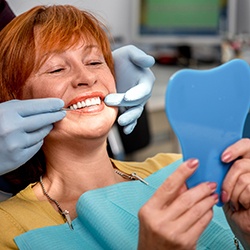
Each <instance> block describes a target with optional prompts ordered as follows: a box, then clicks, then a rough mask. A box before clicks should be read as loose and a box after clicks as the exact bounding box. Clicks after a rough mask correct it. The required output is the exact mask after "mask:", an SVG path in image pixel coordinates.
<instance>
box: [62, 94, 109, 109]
mask: <svg viewBox="0 0 250 250" xmlns="http://www.w3.org/2000/svg"><path fill="white" fill-rule="evenodd" d="M94 97H100V99H101V100H102V101H103V100H104V98H105V95H104V94H103V93H102V92H91V93H85V94H83V95H80V96H77V97H75V98H74V99H72V100H71V101H70V102H69V103H68V104H67V105H66V107H69V106H71V105H73V104H76V103H78V102H82V101H85V100H87V99H89V98H94Z"/></svg>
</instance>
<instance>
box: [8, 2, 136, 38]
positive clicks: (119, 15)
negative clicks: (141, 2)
mask: <svg viewBox="0 0 250 250" xmlns="http://www.w3.org/2000/svg"><path fill="white" fill-rule="evenodd" d="M6 1H7V2H8V3H9V5H10V7H11V9H12V10H13V11H14V13H15V14H16V15H19V14H21V13H23V12H25V11H26V10H28V9H30V8H32V7H34V6H36V5H41V4H45V5H48V4H49V5H51V4H71V5H74V6H76V7H78V8H81V9H86V10H89V11H92V12H94V13H95V14H97V15H98V16H100V17H101V19H102V20H103V21H104V22H105V24H106V25H107V26H108V28H109V29H110V31H111V33H112V35H113V37H121V38H123V39H124V43H129V41H130V25H131V23H130V21H131V1H133V0H6Z"/></svg>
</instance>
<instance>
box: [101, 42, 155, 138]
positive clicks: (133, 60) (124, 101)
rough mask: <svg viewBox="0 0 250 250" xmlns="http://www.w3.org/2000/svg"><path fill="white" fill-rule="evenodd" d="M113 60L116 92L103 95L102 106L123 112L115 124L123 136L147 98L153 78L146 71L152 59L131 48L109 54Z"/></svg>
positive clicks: (151, 74)
mask: <svg viewBox="0 0 250 250" xmlns="http://www.w3.org/2000/svg"><path fill="white" fill-rule="evenodd" d="M113 58H114V63H115V74H116V87H117V93H116V94H109V95H108V96H106V98H105V103H106V104H107V105H109V106H119V107H121V111H125V112H124V113H123V114H122V115H120V117H119V118H118V123H119V124H120V125H121V126H124V129H123V131H124V133H125V134H129V133H131V132H132V131H133V129H134V127H135V125H136V123H137V119H138V118H139V117H140V116H141V113H142V111H143V108H144V105H145V103H146V102H147V100H148V99H149V97H150V96H151V92H152V88H153V85H154V81H155V76H154V74H153V72H152V71H151V70H150V69H149V68H150V67H152V66H153V65H154V63H155V60H154V58H153V57H152V56H150V55H147V54H145V53H144V52H143V51H142V50H140V49H138V48H136V47H135V46H133V45H128V46H124V47H122V48H119V49H117V50H115V51H113ZM122 108H123V109H122Z"/></svg>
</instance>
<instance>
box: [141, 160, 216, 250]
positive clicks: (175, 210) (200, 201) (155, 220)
mask: <svg viewBox="0 0 250 250" xmlns="http://www.w3.org/2000/svg"><path fill="white" fill-rule="evenodd" d="M197 167H198V160H197V159H190V160H188V161H186V162H184V163H183V164H182V165H180V167H179V168H178V169H177V170H176V171H175V172H174V173H173V174H172V175H171V176H169V177H168V178H167V179H166V181H165V182H164V183H163V184H162V185H161V186H160V188H159V189H158V190H157V191H156V192H155V194H154V195H153V196H152V197H151V199H150V200H149V201H148V202H147V203H146V204H145V205H144V206H143V207H142V208H141V209H140V211H139V220H140V232H139V245H138V249H143V250H145V249H175V250H177V249H195V248H196V243H197V240H198V239H199V237H200V235H201V234H202V232H203V231H204V230H205V228H206V227H207V225H208V224H209V222H210V221H211V219H212V216H213V211H212V207H213V205H215V204H216V203H217V202H218V195H217V194H214V191H215V190H216V184H215V183H202V184H200V185H198V186H196V187H194V188H192V189H189V190H187V187H186V185H185V182H186V180H187V178H188V177H190V176H191V175H192V174H193V173H194V171H195V170H196V169H197Z"/></svg>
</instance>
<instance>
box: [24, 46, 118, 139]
mask: <svg viewBox="0 0 250 250" xmlns="http://www.w3.org/2000/svg"><path fill="white" fill-rule="evenodd" d="M114 92H116V87H115V80H114V77H113V75H112V74H111V71H110V69H109V67H108V66H107V64H106V62H105V59H104V56H103V54H102V52H101V50H100V49H99V47H98V45H97V43H96V42H92V43H91V44H89V43H88V44H87V43H84V42H81V43H79V44H78V45H77V46H74V47H73V48H70V49H67V50H65V51H64V52H63V53H58V54H57V53H53V54H51V55H49V57H48V59H47V60H46V61H45V63H44V64H43V65H42V66H41V67H40V68H39V69H38V70H37V71H36V72H32V74H31V75H30V77H29V78H28V79H27V81H26V83H25V86H24V89H23V93H22V98H23V99H34V98H46V97H57V98H61V99H62V100H63V101H64V103H65V107H71V108H73V109H74V110H72V111H67V115H66V117H65V118H64V119H63V120H62V121H60V122H58V123H56V124H55V125H54V130H53V133H57V135H58V133H59V134H64V135H65V134H67V135H70V136H71V137H72V136H76V137H78V138H79V136H80V137H81V136H83V137H86V138H94V137H98V136H103V135H106V134H107V132H108V131H109V130H110V128H111V126H112V124H113V123H114V121H115V119H116V116H117V108H114V107H108V106H106V105H105V103H104V101H103V100H104V98H105V96H106V95H108V94H109V93H114Z"/></svg>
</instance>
